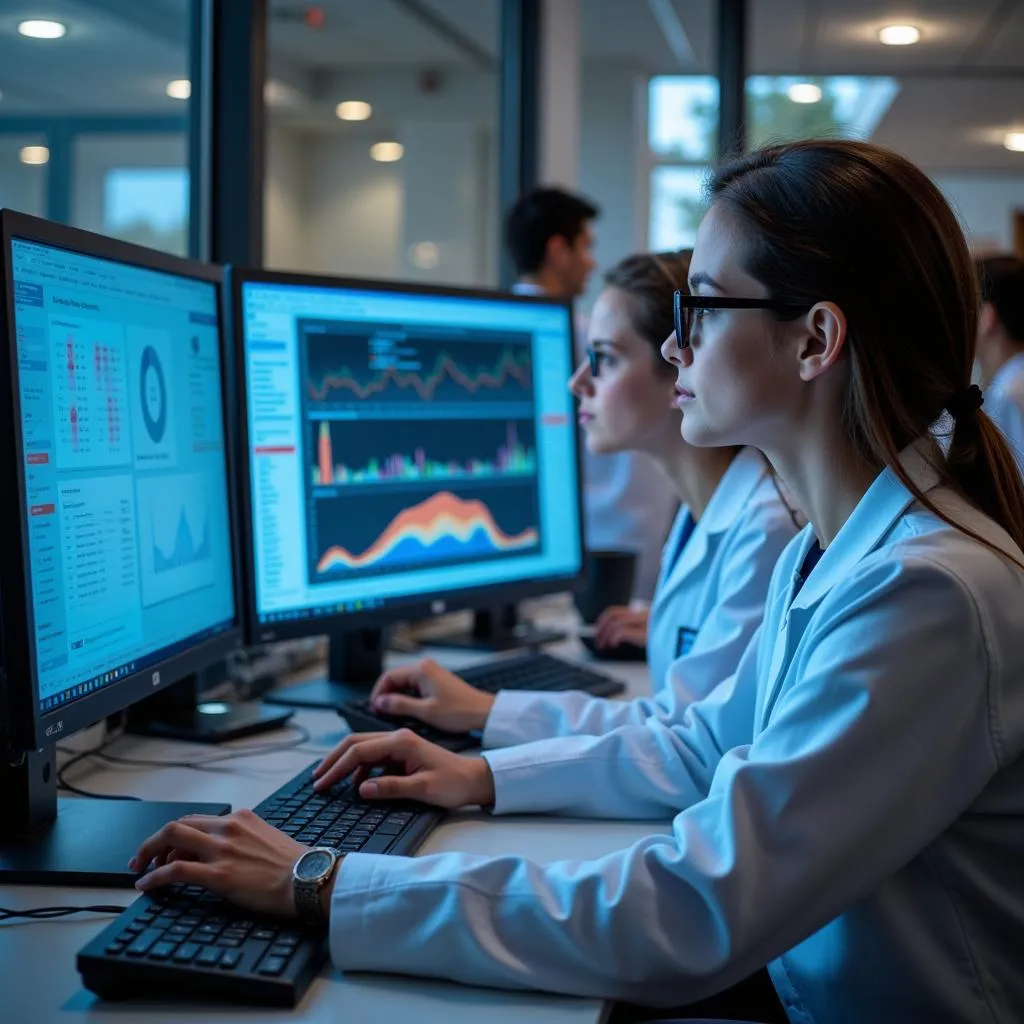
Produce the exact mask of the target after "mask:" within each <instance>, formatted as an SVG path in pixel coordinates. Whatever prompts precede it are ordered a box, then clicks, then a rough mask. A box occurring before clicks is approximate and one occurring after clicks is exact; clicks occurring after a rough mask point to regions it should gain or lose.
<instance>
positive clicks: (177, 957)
mask: <svg viewBox="0 0 1024 1024" xmlns="http://www.w3.org/2000/svg"><path fill="white" fill-rule="evenodd" d="M198 952H199V947H198V946H197V945H196V944H195V943H194V942H186V943H184V944H183V945H181V946H179V947H178V948H177V949H176V950H175V952H174V956H172V957H171V959H172V960H173V961H174V962H175V963H176V964H190V963H192V961H193V960H195V958H196V954H197V953H198Z"/></svg>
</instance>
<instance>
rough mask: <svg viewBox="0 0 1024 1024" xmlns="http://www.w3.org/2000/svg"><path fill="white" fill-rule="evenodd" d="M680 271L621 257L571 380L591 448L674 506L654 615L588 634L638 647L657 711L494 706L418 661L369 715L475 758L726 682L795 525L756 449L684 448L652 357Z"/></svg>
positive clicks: (669, 377)
mask: <svg viewBox="0 0 1024 1024" xmlns="http://www.w3.org/2000/svg"><path fill="white" fill-rule="evenodd" d="M689 265H690V252H689V251H685V252H682V253H676V254H673V253H662V254H660V255H655V254H653V253H643V254H639V255H635V256H629V257H627V258H626V259H625V260H623V261H622V262H621V263H619V264H618V265H617V266H615V267H613V268H612V269H611V270H610V271H609V272H608V273H607V274H606V275H605V288H604V290H603V291H602V292H601V294H600V295H599V296H598V298H597V301H596V302H595V304H594V309H593V313H592V315H591V318H590V327H589V344H588V349H587V359H586V361H585V362H584V363H583V364H582V365H581V366H580V367H579V368H578V369H577V371H576V373H575V374H574V375H573V377H572V379H571V381H570V382H569V384H570V387H571V388H572V391H573V393H574V394H575V395H576V396H577V398H578V399H579V402H580V406H579V414H580V423H581V425H582V426H583V428H584V430H585V431H586V438H587V445H588V447H589V448H590V450H591V451H592V452H594V453H595V454H608V453H613V452H621V451H633V452H637V453H639V454H642V455H645V456H647V457H648V458H650V459H652V460H653V461H654V462H655V463H656V464H657V465H658V466H659V467H660V469H661V471H662V472H663V473H664V474H665V476H666V477H667V478H668V479H669V480H670V481H671V482H672V486H673V488H674V489H675V491H676V493H677V495H678V496H679V500H680V510H679V513H678V515H677V516H676V520H675V523H674V524H673V526H672V529H671V531H670V532H669V536H668V540H667V543H666V544H665V548H664V552H663V554H662V564H661V573H660V575H659V578H658V585H657V588H656V590H655V593H654V601H653V604H652V607H651V610H650V615H649V616H648V615H647V613H646V612H643V613H641V612H632V611H630V610H628V609H625V608H621V609H613V610H610V611H609V613H607V614H606V615H605V616H603V617H602V619H601V620H599V622H598V633H597V636H598V641H599V643H600V642H601V641H602V640H604V641H605V642H608V643H614V642H618V641H619V640H621V639H629V640H632V641H634V642H637V641H639V642H640V643H644V642H645V641H646V644H647V665H648V670H649V672H650V678H651V684H652V689H653V691H654V697H653V699H641V700H634V701H630V702H623V701H617V700H607V699H603V698H598V697H590V696H588V695H587V694H585V693H530V692H522V691H520V692H512V691H506V692H504V693H501V694H499V695H498V696H497V697H496V698H495V697H494V696H492V695H490V694H485V693H483V692H481V691H480V690H477V689H476V688H474V687H472V686H470V685H468V684H467V683H464V682H463V681H462V680H461V679H459V678H458V677H457V676H456V675H454V674H453V673H451V672H448V671H446V670H445V669H443V668H442V667H441V666H440V665H438V664H436V663H435V662H424V663H422V665H421V671H420V672H419V673H418V674H417V676H416V678H415V680H410V679H409V678H408V673H404V672H402V673H398V675H397V676H393V675H391V674H385V675H384V676H383V678H382V679H381V680H380V681H379V682H378V683H377V685H376V687H375V688H374V691H373V695H372V698H371V699H372V700H373V702H374V704H375V706H376V707H377V709H378V710H380V711H383V712H386V713H390V714H396V715H402V716H407V717H412V718H419V719H421V720H422V721H425V722H427V723H429V724H431V725H434V726H437V727H438V728H441V729H448V730H461V731H466V730H470V729H481V730H483V745H484V746H485V747H505V746H511V745H513V744H516V743H526V742H529V741H531V740H538V739H544V738H546V737H550V736H567V735H579V734H588V735H597V734H600V733H605V732H610V731H611V730H613V729H615V728H618V727H619V726H622V725H631V724H632V725H642V724H643V722H644V721H646V719H648V718H650V717H654V716H660V717H664V718H666V719H669V720H671V719H673V718H676V717H678V716H680V715H681V714H682V711H683V709H684V708H685V707H686V705H687V704H690V703H692V702H693V701H694V700H697V699H699V698H701V697H703V696H705V695H706V694H707V693H708V692H709V691H710V690H711V689H712V688H713V687H714V686H716V685H717V684H718V683H720V682H721V681H722V680H723V679H726V678H727V677H728V676H730V675H732V673H733V672H734V671H735V669H736V666H737V665H738V664H739V660H740V656H741V655H742V654H743V652H744V650H746V647H747V645H748V644H749V642H750V640H751V638H752V637H753V635H754V633H755V632H756V631H757V628H758V627H759V626H760V625H761V618H762V616H763V615H764V602H765V597H766V596H767V593H768V583H769V581H770V579H771V575H772V570H773V569H774V568H775V563H776V562H777V561H778V558H779V555H780V554H782V551H783V549H784V548H785V546H786V545H787V544H788V543H789V542H790V541H791V540H792V539H793V537H794V535H795V534H796V532H797V530H798V529H799V525H798V522H797V517H796V513H795V512H794V511H793V510H792V509H791V508H790V506H789V505H788V504H787V503H786V501H785V500H784V499H783V496H782V490H781V487H780V485H779V483H778V481H777V480H776V479H775V476H774V473H773V472H772V470H771V467H770V465H769V464H768V461H767V460H766V459H765V457H764V456H763V455H762V454H761V453H760V452H759V451H757V450H756V449H753V448H738V447H733V446H728V447H722V448H711V447H703V448H697V447H694V446H693V445H690V444H687V443H686V442H685V441H684V440H683V439H682V437H681V436H680V412H679V409H678V408H677V407H676V404H675V401H674V389H675V379H676V375H675V370H674V369H673V367H672V365H671V364H670V363H669V362H667V361H666V360H664V359H663V358H662V356H661V346H662V343H663V342H664V340H665V338H667V337H668V336H669V335H670V334H671V333H672V330H673V306H672V296H673V294H674V293H675V291H676V290H677V289H685V287H686V277H687V273H688V271H689ZM632 628H636V629H637V630H638V632H637V634H636V635H634V634H632V633H630V632H629V630H630V629H632ZM410 689H414V690H416V691H418V692H417V693H416V694H410V693H409V690H410Z"/></svg>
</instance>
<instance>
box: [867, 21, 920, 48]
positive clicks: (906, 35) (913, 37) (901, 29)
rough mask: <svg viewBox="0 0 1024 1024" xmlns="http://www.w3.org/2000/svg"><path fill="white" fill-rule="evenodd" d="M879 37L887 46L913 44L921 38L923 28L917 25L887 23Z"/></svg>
mask: <svg viewBox="0 0 1024 1024" xmlns="http://www.w3.org/2000/svg"><path fill="white" fill-rule="evenodd" d="M878 38H879V40H881V42H883V43H885V45H886V46H911V45H913V44H914V43H916V42H918V40H920V38H921V30H920V29H919V28H917V26H915V25H886V26H885V28H883V29H882V31H881V32H879V33H878Z"/></svg>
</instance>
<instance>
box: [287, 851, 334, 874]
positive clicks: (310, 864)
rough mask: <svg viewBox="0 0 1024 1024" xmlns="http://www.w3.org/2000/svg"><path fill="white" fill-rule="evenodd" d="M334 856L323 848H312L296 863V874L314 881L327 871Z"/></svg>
mask: <svg viewBox="0 0 1024 1024" xmlns="http://www.w3.org/2000/svg"><path fill="white" fill-rule="evenodd" d="M333 860H334V858H333V857H331V855H330V854H329V853H324V851H323V850H310V851H309V853H307V854H304V855H303V856H302V858H301V859H300V860H299V863H298V864H296V865H295V875H296V877H297V878H300V879H302V880H303V881H313V880H314V879H317V878H319V877H320V876H321V875H322V874H323V873H324V872H325V871H327V870H328V869H329V868H330V866H331V864H332V863H333Z"/></svg>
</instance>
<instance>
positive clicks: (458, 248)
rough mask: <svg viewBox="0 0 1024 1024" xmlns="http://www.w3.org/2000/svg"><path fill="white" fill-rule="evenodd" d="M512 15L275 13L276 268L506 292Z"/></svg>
mask: <svg viewBox="0 0 1024 1024" xmlns="http://www.w3.org/2000/svg"><path fill="white" fill-rule="evenodd" d="M499 6H500V5H499V0H429V2H423V0H420V2H418V3H416V4H405V3H402V2H388V3H373V4H367V3H361V2H358V0H334V2H331V3H325V4H321V5H319V6H318V7H317V8H316V11H317V12H318V13H317V14H316V15H315V16H311V15H310V12H309V11H308V10H300V9H299V8H297V7H296V8H291V9H289V8H287V7H278V6H277V5H271V15H270V28H269V60H268V63H269V80H268V82H267V86H266V90H265V97H266V100H267V104H268V126H267V128H268V130H267V171H266V179H267V180H266V192H265V202H264V210H265V232H264V240H265V244H264V256H265V262H266V264H267V266H270V267H275V268H284V269H293V270H302V271H312V272H321V273H327V274H342V275H343V274H352V275H357V276H364V277H386V278H399V279H408V280H422V281H434V282H446V283H453V284H465V285H491V284H496V283H497V254H498V246H499V239H498V196H497V173H498V160H497V156H498V151H497V120H498V71H499V16H498V15H499Z"/></svg>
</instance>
